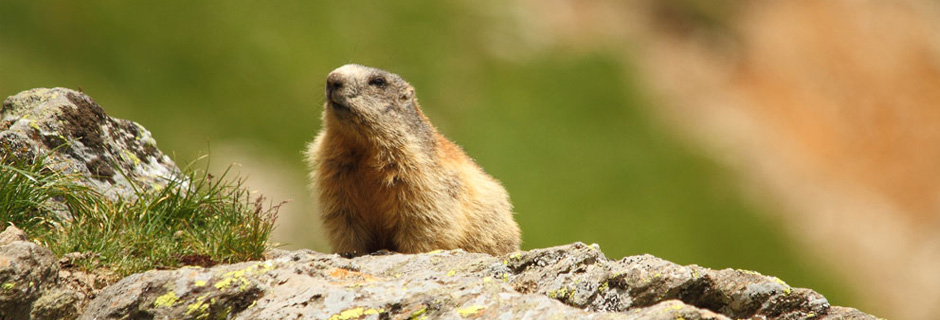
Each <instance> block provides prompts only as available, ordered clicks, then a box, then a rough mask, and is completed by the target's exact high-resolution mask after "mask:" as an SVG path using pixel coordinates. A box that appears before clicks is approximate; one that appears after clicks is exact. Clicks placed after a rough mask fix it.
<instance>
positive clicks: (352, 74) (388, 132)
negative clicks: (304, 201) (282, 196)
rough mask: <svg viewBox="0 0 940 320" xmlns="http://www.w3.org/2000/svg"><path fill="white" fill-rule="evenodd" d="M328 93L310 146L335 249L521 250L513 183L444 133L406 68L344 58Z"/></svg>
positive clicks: (331, 78)
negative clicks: (424, 108)
mask: <svg viewBox="0 0 940 320" xmlns="http://www.w3.org/2000/svg"><path fill="white" fill-rule="evenodd" d="M379 79H381V80H379ZM326 100H327V102H326V104H325V107H324V111H323V130H322V131H321V132H320V133H319V135H318V136H317V138H316V139H315V140H314V141H313V142H312V143H310V145H309V146H308V149H307V153H306V155H307V161H308V163H309V164H310V165H311V166H312V167H313V171H312V173H311V179H312V180H313V185H314V188H315V189H316V190H317V195H318V197H319V200H320V209H321V212H320V213H321V218H322V220H323V224H324V225H325V226H326V230H327V231H328V233H329V237H330V243H331V245H332V246H333V251H334V252H337V253H347V254H365V253H370V252H375V251H378V250H382V249H385V250H390V251H397V252H403V253H418V252H427V251H431V250H435V249H457V248H461V249H464V250H467V251H471V252H485V253H489V254H494V255H495V254H503V253H507V252H512V251H516V250H519V242H520V240H519V227H518V225H517V224H516V222H515V221H514V220H513V218H512V205H510V203H509V196H508V194H507V193H506V190H505V189H503V187H502V186H501V185H500V184H499V182H498V181H496V180H495V179H493V178H492V177H490V176H489V175H487V174H486V173H485V172H483V170H482V169H481V168H480V167H479V166H478V165H476V163H474V162H473V160H471V159H470V158H469V157H468V156H467V155H466V154H465V153H464V152H463V150H461V149H460V147H458V146H457V145H455V144H453V143H452V142H450V141H448V140H447V138H444V136H443V135H441V134H440V133H438V132H437V130H436V129H435V128H434V126H432V125H431V122H430V121H429V120H428V118H427V117H426V116H425V115H424V114H423V113H422V112H421V109H420V107H419V105H418V100H417V97H415V95H414V89H413V88H412V87H411V85H409V84H408V83H407V82H405V81H404V80H403V79H402V78H401V77H399V76H398V75H395V74H392V73H389V72H386V71H384V70H379V69H374V68H368V67H363V66H359V65H345V66H343V67H340V68H338V69H336V70H334V71H333V72H331V73H330V75H329V76H328V77H327V99H326Z"/></svg>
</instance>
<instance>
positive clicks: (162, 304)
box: [153, 290, 179, 308]
mask: <svg viewBox="0 0 940 320" xmlns="http://www.w3.org/2000/svg"><path fill="white" fill-rule="evenodd" d="M178 299H179V297H177V296H176V292H173V290H170V291H168V292H167V293H166V294H164V295H162V296H159V297H157V300H154V301H153V306H154V307H155V308H169V307H172V306H173V304H174V303H176V300H178Z"/></svg>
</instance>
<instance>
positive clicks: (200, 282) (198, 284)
mask: <svg viewBox="0 0 940 320" xmlns="http://www.w3.org/2000/svg"><path fill="white" fill-rule="evenodd" d="M205 285H206V280H196V282H193V287H202V286H205Z"/></svg>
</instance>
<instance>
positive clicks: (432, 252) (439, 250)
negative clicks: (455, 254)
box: [428, 249, 444, 254]
mask: <svg viewBox="0 0 940 320" xmlns="http://www.w3.org/2000/svg"><path fill="white" fill-rule="evenodd" d="M441 252H444V250H441V249H437V250H433V251H430V252H428V254H435V253H441Z"/></svg>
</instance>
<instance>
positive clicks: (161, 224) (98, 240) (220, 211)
mask: <svg viewBox="0 0 940 320" xmlns="http://www.w3.org/2000/svg"><path fill="white" fill-rule="evenodd" d="M9 154H10V153H4V154H3V155H0V225H2V226H3V227H5V226H6V225H9V224H14V225H16V226H17V227H19V228H21V229H23V230H24V231H25V232H26V234H27V235H29V236H30V237H31V238H32V239H34V240H37V241H38V242H40V243H42V244H44V245H45V246H47V247H49V248H50V249H51V250H52V251H53V252H54V253H56V255H59V256H62V255H63V254H65V253H69V252H81V253H91V254H92V256H94V257H95V259H82V260H80V261H76V264H77V265H78V266H79V267H83V268H86V269H95V268H106V269H110V271H112V272H113V273H115V274H117V275H119V276H125V275H129V274H132V273H135V272H140V271H144V270H149V269H155V268H175V267H179V266H181V265H183V264H195V265H202V266H208V265H212V264H215V263H232V262H239V261H246V260H255V259H260V258H262V253H263V252H264V250H265V249H266V248H267V240H268V237H269V236H270V234H271V230H272V229H273V226H274V220H275V219H276V217H277V211H278V209H279V208H280V205H281V204H283V203H281V204H278V205H271V204H266V203H265V200H264V198H263V197H260V196H258V197H254V196H252V195H251V194H250V192H249V191H248V190H247V189H245V187H244V185H243V182H244V180H242V179H237V178H236V179H231V180H229V179H226V176H227V175H228V173H229V171H228V170H226V171H225V172H224V173H223V174H222V175H221V176H219V177H214V176H212V175H211V174H208V173H207V171H206V170H194V169H191V168H192V167H193V164H190V165H189V166H187V167H186V168H185V169H184V170H183V171H184V172H186V177H187V178H188V179H178V180H172V181H169V182H168V185H167V186H166V187H164V188H162V189H160V190H158V191H151V192H144V191H138V193H137V196H138V199H137V200H136V201H128V200H117V201H114V200H110V199H108V198H106V197H104V196H103V195H101V194H100V193H98V192H97V191H95V190H93V189H90V188H88V187H86V186H84V185H82V184H81V183H80V179H81V177H79V176H76V175H69V174H64V173H62V172H59V171H56V170H52V169H50V167H51V163H50V162H51V159H50V158H48V157H46V156H38V157H34V158H32V159H20V158H16V157H13V156H9ZM197 161H198V160H197ZM206 166H208V164H207V165H206ZM137 190H143V189H141V188H138V189H137ZM65 212H67V213H68V214H64V213H65Z"/></svg>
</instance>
